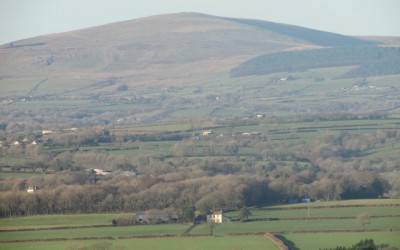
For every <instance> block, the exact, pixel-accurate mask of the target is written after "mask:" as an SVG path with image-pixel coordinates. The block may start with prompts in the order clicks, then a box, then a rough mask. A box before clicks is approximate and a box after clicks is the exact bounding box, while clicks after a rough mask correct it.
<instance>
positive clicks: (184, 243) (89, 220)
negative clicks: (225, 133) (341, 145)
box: [0, 199, 400, 249]
mask: <svg viewBox="0 0 400 250" xmlns="http://www.w3.org/2000/svg"><path fill="white" fill-rule="evenodd" d="M399 202H400V200H389V199H388V200H351V201H341V202H318V203H317V202H315V203H311V204H309V205H310V216H315V217H332V216H354V217H355V216H357V215H358V214H359V213H363V212H368V214H369V215H370V216H387V215H389V216H393V215H399V210H398V207H397V206H388V205H389V204H391V205H393V204H398V203H399ZM300 205H303V206H304V204H298V205H281V206H279V208H283V210H267V209H268V208H271V207H265V208H261V209H253V214H254V215H253V216H252V217H253V218H264V217H271V218H277V220H272V221H255V222H226V223H223V224H218V225H216V227H215V228H214V233H213V235H214V236H210V237H204V236H202V235H208V234H209V233H210V231H209V230H210V229H209V227H208V226H207V225H206V224H200V225H197V226H196V227H195V228H194V229H193V230H192V231H191V232H190V234H189V235H190V236H191V237H179V236H180V235H181V234H182V233H183V232H184V231H185V230H186V229H188V228H189V225H188V224H165V225H140V226H118V227H90V228H82V226H98V225H111V220H112V219H113V218H116V217H119V216H126V214H77V215H37V216H21V217H12V218H1V219H0V230H18V229H35V230H26V231H8V232H7V231H3V232H0V241H3V243H1V244H0V249H54V248H58V249H83V248H84V247H88V248H87V249H96V248H99V247H101V246H102V245H103V246H106V247H107V248H106V249H130V248H131V247H132V246H135V248H136V247H138V248H139V249H274V247H275V246H274V245H273V244H272V242H270V240H268V239H267V238H265V237H264V236H255V235H253V236H252V235H251V234H255V233H257V234H261V235H263V234H264V233H265V232H285V233H284V235H283V237H284V238H285V239H286V242H287V243H289V245H290V244H292V245H293V246H295V247H296V248H293V249H318V248H320V247H333V246H336V245H335V244H336V243H337V242H338V240H337V239H338V238H341V237H342V235H346V236H345V237H344V236H343V237H344V238H345V240H343V241H340V242H343V244H354V243H355V242H357V241H359V240H360V239H364V238H366V237H369V238H373V239H374V240H375V241H376V242H377V243H387V244H390V245H392V246H399V243H398V240H396V239H397V237H398V235H399V234H398V232H393V233H391V232H389V231H386V232H379V233H376V232H374V233H368V232H354V233H346V234H344V233H332V232H329V230H356V231H362V230H363V227H362V225H361V224H360V223H359V222H358V221H357V220H356V218H348V219H323V218H319V219H316V220H303V219H300V218H305V217H307V216H306V214H307V209H304V208H300V209H299V206H300ZM345 205H351V206H360V205H361V207H344V206H345ZM366 205H370V206H366ZM371 205H374V206H371ZM277 207H278V206H274V207H272V208H277ZM237 213H238V212H230V213H228V214H227V215H230V216H233V217H234V216H237ZM280 218H282V219H284V218H298V220H279V219H280ZM399 225H400V217H389V218H387V217H378V218H371V219H370V223H369V224H367V225H366V229H367V230H376V229H377V230H389V229H395V230H399V229H400V227H399ZM57 227H75V228H65V229H55V228H57ZM300 231H302V233H300ZM306 231H318V232H319V233H313V234H311V233H304V232H306ZM295 232H297V233H295ZM246 233H247V234H250V235H242V236H230V235H231V234H246ZM163 235H170V236H172V238H157V237H160V236H163ZM138 236H139V237H149V236H150V237H153V236H154V237H156V238H151V239H148V238H140V239H137V238H135V239H126V238H127V237H128V238H129V237H138ZM85 237H87V238H89V237H92V239H89V240H85V241H79V239H82V238H85ZM93 238H98V239H97V240H94V239H93ZM104 238H106V239H104ZM108 238H109V239H113V240H107V239H108ZM50 239H52V241H51V242H43V241H47V240H50ZM54 239H58V240H57V241H53V240H54ZM72 239H74V240H72ZM329 239H330V240H329ZM333 239H336V240H333ZM26 240H29V241H32V242H29V243H28V242H23V241H26ZM38 240H40V242H37V241H38ZM4 241H22V242H19V243H5V242H4ZM35 241H36V242H35ZM313 241H314V242H318V244H314V245H313V246H315V247H314V248H309V245H307V244H310V243H309V242H313ZM90 247H92V248H90Z"/></svg>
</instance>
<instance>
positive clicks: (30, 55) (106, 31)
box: [0, 13, 377, 90]
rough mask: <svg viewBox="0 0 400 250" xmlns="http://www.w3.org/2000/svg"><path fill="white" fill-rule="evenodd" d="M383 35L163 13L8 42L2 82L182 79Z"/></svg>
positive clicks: (0, 51)
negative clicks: (361, 35)
mask: <svg viewBox="0 0 400 250" xmlns="http://www.w3.org/2000/svg"><path fill="white" fill-rule="evenodd" d="M376 43H377V42H375V41H374V40H371V39H369V40H364V39H360V38H354V37H348V36H343V35H339V34H334V33H328V32H322V31H317V30H311V29H306V28H302V27H297V26H290V25H284V24H276V23H271V22H266V21H259V20H246V19H233V18H223V17H215V16H210V15H205V14H198V13H179V14H170V15H160V16H152V17H146V18H140V19H135V20H131V21H124V22H118V23H113V24H108V25H103V26H98V27H93V28H88V29H83V30H77V31H71V32H66V33H59V34H51V35H46V36H39V37H35V38H30V39H25V40H20V41H15V42H12V43H9V44H4V45H2V46H1V47H0V58H2V60H1V61H0V86H4V85H7V84H10V82H13V81H16V79H24V81H32V82H40V81H43V80H46V79H69V78H84V79H94V80H93V81H95V82H99V81H100V82H101V81H103V80H106V81H108V80H109V79H116V81H120V82H123V83H124V84H126V85H127V86H136V85H146V84H170V83H174V84H180V83H187V82H193V81H198V80H199V79H207V78H211V77H215V78H217V77H219V76H221V75H229V72H230V70H231V69H232V68H234V67H236V66H238V65H240V64H241V63H243V62H245V61H247V60H249V59H251V58H254V57H256V56H259V55H264V54H271V53H275V52H282V51H293V50H304V49H312V48H314V49H315V48H321V47H325V46H343V45H345V44H346V45H351V46H358V45H373V44H376ZM60 81H61V80H60ZM88 81H90V80H88ZM113 81H114V80H113ZM107 86H108V85H107V84H105V85H101V87H102V88H105V89H107ZM3 89H4V88H3ZM92 90H93V89H92Z"/></svg>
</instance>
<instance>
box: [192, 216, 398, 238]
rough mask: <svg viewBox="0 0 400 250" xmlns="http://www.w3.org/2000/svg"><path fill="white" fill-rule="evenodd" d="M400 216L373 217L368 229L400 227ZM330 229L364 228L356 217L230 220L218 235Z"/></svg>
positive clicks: (201, 231)
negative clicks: (337, 218)
mask: <svg viewBox="0 0 400 250" xmlns="http://www.w3.org/2000/svg"><path fill="white" fill-rule="evenodd" d="M399 225H400V218H399V217H397V218H377V219H375V218H372V219H371V223H370V224H369V225H367V226H366V229H400V226H399ZM328 230H363V227H362V225H361V224H360V223H359V222H357V220H356V219H344V220H326V219H318V220H301V221H291V220H277V221H255V222H230V223H224V224H221V225H218V226H217V227H216V228H215V231H214V232H215V234H216V235H226V234H232V233H258V232H286V231H328ZM207 232H208V228H207V226H206V225H200V226H198V227H196V228H195V229H194V230H193V231H192V232H191V234H205V233H207Z"/></svg>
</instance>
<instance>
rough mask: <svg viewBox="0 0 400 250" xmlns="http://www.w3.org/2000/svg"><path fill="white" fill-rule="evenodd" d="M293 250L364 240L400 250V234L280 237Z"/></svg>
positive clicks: (359, 233) (329, 246) (377, 233)
mask: <svg viewBox="0 0 400 250" xmlns="http://www.w3.org/2000/svg"><path fill="white" fill-rule="evenodd" d="M280 238H281V239H283V241H284V243H285V244H286V245H287V246H290V247H292V249H307V250H318V249H323V248H331V247H333V246H345V247H349V246H351V245H354V244H355V243H357V242H359V241H361V240H363V239H373V240H374V242H375V244H376V245H378V244H388V245H389V246H391V247H396V248H400V232H357V233H349V232H346V233H311V234H284V235H281V236H280Z"/></svg>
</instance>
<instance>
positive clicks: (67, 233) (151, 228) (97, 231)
mask: <svg viewBox="0 0 400 250" xmlns="http://www.w3.org/2000/svg"><path fill="white" fill-rule="evenodd" d="M187 228H188V225H185V224H168V225H140V226H124V227H94V228H75V229H60V230H34V231H17V232H1V233H0V240H3V241H4V240H29V239H31V240H33V239H53V238H69V239H71V238H82V237H129V236H150V235H151V236H157V235H180V234H182V233H183V232H184V231H185V230H186V229H187Z"/></svg>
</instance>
